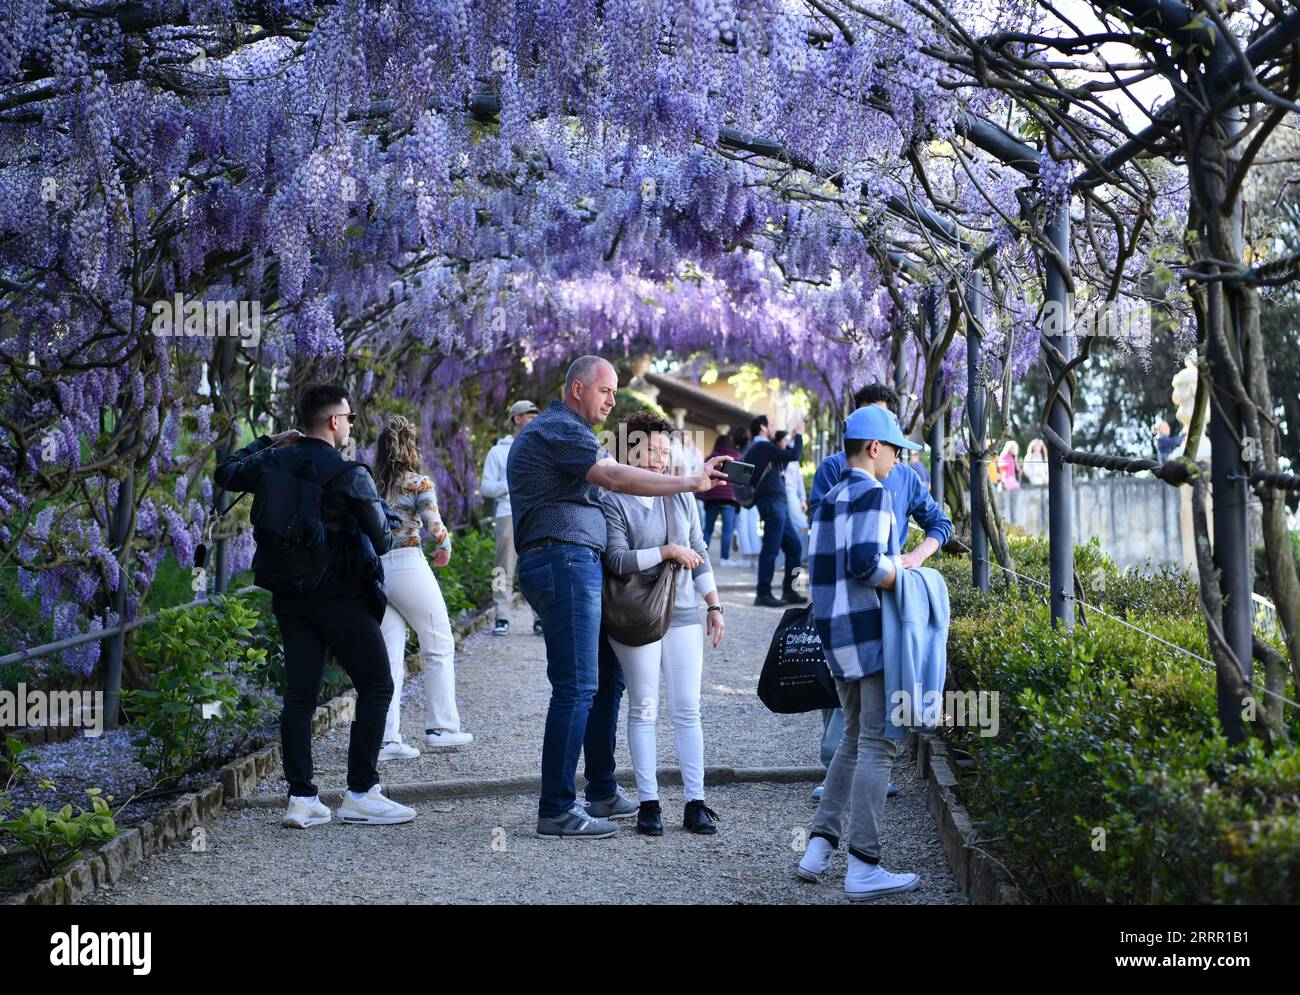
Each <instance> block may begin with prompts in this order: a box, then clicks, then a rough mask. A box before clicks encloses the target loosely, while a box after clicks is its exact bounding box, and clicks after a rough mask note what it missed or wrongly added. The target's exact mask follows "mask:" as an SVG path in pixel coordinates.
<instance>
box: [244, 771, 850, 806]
mask: <svg viewBox="0 0 1300 995" xmlns="http://www.w3.org/2000/svg"><path fill="white" fill-rule="evenodd" d="M825 776H826V771H825V770H824V769H823V768H821V767H706V768H705V769H704V783H705V784H708V785H720V784H754V783H759V782H766V783H769V784H798V783H800V782H804V781H807V782H811V783H812V784H818V783H820V782H821V780H822V778H823V777H825ZM614 777H615V778H616V779H617V780H618V782H619V783H620V784H624V785H627V786H629V787H630V786H633V785H635V784H636V778H635V776H634V775H633V772H632V770H631V768H628V767H620V768H619V769H618V770H616V771H615V772H614ZM659 783H660V784H661V785H662V784H674V785H680V784H681V783H682V772H681V768H679V767H660V768H659ZM585 784H586V781H585V780H584V779H583V778H582V777H579V778H578V779H577V785H578V788H579V791H581V789H582V787H583V786H584V785H585ZM541 787H542V780H541V777H540V776H532V775H525V776H522V777H489V778H464V779H461V780H454V781H409V782H407V783H405V784H403V783H401V782H397V781H385V782H384V794H385V795H387V796H388V797H389V798H392V799H393V800H394V801H399V802H402V803H403V804H409V803H410V802H424V801H439V800H443V799H447V798H491V797H496V796H499V795H527V794H537V793H538V792H539V791H540V790H541ZM320 798H321V801H323V802H325V803H326V804H330V805H337V804H338V803H339V802H341V801H342V800H343V792H342V790H340V789H334V790H332V791H330V790H326V791H322V792H321V793H320ZM283 805H284V800H283V799H282V798H280V797H279V796H271V795H260V796H258V797H256V798H249V797H244V798H240V799H239V800H238V801H235V802H234V803H233V804H232V805H231V807H232V808H281V807H283Z"/></svg>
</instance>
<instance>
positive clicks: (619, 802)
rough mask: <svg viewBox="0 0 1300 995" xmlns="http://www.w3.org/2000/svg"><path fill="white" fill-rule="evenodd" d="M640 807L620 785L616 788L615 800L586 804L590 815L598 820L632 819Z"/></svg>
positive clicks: (608, 799)
mask: <svg viewBox="0 0 1300 995" xmlns="http://www.w3.org/2000/svg"><path fill="white" fill-rule="evenodd" d="M639 807H640V806H638V805H637V803H636V802H634V801H633V800H632V799H631V798H629V797H628V795H627V792H625V791H624V790H623V789H622V788H621V787H619V786H618V785H615V786H614V797H613V798H606V799H605V800H604V801H599V802H587V804H586V809H587V812H588V814H590V815H594V816H595V817H596V818H597V819H630V818H632V816H634V815H636V813H637V810H638V809H639Z"/></svg>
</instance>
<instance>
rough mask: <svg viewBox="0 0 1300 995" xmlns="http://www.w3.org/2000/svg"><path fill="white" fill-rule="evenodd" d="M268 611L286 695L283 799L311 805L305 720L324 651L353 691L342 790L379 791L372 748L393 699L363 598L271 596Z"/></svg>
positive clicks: (315, 696)
mask: <svg viewBox="0 0 1300 995" xmlns="http://www.w3.org/2000/svg"><path fill="white" fill-rule="evenodd" d="M271 610H272V611H274V612H275V617H276V621H278V622H279V623H280V634H281V635H282V637H283V638H284V665H285V670H286V671H287V678H288V687H287V688H286V690H285V694H284V711H283V712H282V713H281V715H280V744H281V750H282V752H283V754H284V776H285V780H287V781H288V782H289V794H291V795H298V796H300V797H307V798H311V797H312V796H314V795H315V794H316V793H317V791H316V785H315V784H313V783H312V762H311V717H312V714H313V713H314V712H315V711H316V703H317V701H319V699H320V689H321V683H322V681H323V680H324V677H325V650H326V649H327V648H328V649H330V650H332V651H333V653H334V658H335V659H336V660H338V662H339V665H340V666H342V667H343V669H344V670H345V671H347V675H348V677H349V678H351V680H352V686H353V687H354V688H356V690H357V710H356V718H355V719H354V720H353V722H352V737H351V740H350V742H349V744H348V787H349V788H350V789H351V790H353V791H356V792H358V793H360V794H364V793H365V792H367V791H369V790H370V789H371V788H372V787H374V786H375V785H376V784H378V783H379V770H378V764H379V748H380V746H381V745H382V741H383V738H384V719H385V717H386V716H387V714H388V703H389V702H390V701H392V698H393V676H392V673H391V672H390V671H389V669H388V650H387V648H386V647H385V645H384V637H383V634H382V633H381V632H380V631H379V623H378V622H377V621H376V620H375V616H374V613H373V612H372V611H371V610H370V607H369V605H368V604H367V602H366V601H365V600H364V599H363V598H359V597H355V598H321V597H316V596H314V595H313V596H308V597H286V596H283V595H276V596H275V597H274V598H272V600H271Z"/></svg>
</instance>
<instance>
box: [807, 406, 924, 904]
mask: <svg viewBox="0 0 1300 995" xmlns="http://www.w3.org/2000/svg"><path fill="white" fill-rule="evenodd" d="M918 448H920V447H919V446H917V445H916V444H915V443H913V442H909V441H908V440H907V439H905V438H904V437H903V432H902V429H900V428H899V425H898V419H897V418H895V417H894V414H893V412H891V411H888V410H886V409H885V408H882V407H878V406H876V405H869V406H867V407H865V408H858V410H856V411H854V412H853V413H852V414H851V415H849V417H848V419H847V420H846V421H845V423H844V453H845V458H846V466H845V472H844V476H843V478H842V479H841V480H840V482H839V483H838V484H836V485H835V486H834V487H833V488H831V490H830V491H828V492H827V494H826V497H825V498H824V499H823V500H822V502H821V504H820V505H819V506H818V508H817V514H816V517H815V519H814V520H813V525H812V537H811V541H810V543H809V559H808V580H809V587H810V589H811V593H812V604H813V616H814V617H815V618H816V620H817V634H818V635H819V636H820V637H821V641H822V648H823V649H824V650H825V652H826V662H827V664H828V665H829V666H830V669H831V673H832V674H833V675H834V677H835V688H836V690H837V691H838V692H839V696H840V705H841V707H842V708H843V710H844V737H843V739H841V740H840V745H839V747H838V748H837V749H836V751H835V758H834V759H833V760H832V761H831V765H830V769H829V770H828V771H827V772H826V788H825V791H824V792H823V794H822V799H821V803H820V804H819V805H818V806H817V814H816V815H815V816H814V817H813V826H812V831H811V833H810V834H809V839H808V848H807V850H806V851H805V853H804V856H803V859H802V860H801V861H800V862H799V871H798V873H799V875H800V876H801V877H803V878H805V879H807V880H810V881H817V880H820V879H821V878H822V877H823V876H824V875H825V874H826V871H827V869H828V868H829V867H830V862H831V854H832V852H833V851H834V850H835V849H837V848H838V847H839V842H840V839H841V837H842V836H843V821H844V813H845V811H846V810H848V811H849V813H850V817H849V832H848V841H849V858H848V860H849V866H848V873H847V874H846V875H845V878H844V891H845V893H846V894H847V895H848V897H849V899H850V901H865V900H867V899H872V898H878V897H879V896H881V895H892V894H895V893H897V892H902V891H912V890H914V889H915V888H916V887H917V885H918V884H919V883H920V881H919V879H918V878H917V876H916V875H915V874H893V873H890V872H889V871H887V870H885V869H884V868H883V867H881V866H880V819H881V816H882V815H883V814H884V810H885V792H886V790H887V787H888V784H889V772H890V770H891V768H892V767H893V762H894V755H895V752H896V750H897V743H896V741H895V740H893V739H889V738H887V737H886V736H885V716H886V706H885V675H884V660H883V659H882V658H881V649H882V643H881V630H882V621H883V620H882V612H881V604H880V600H881V597H882V595H881V593H880V592H881V591H882V590H889V589H890V588H892V587H893V586H894V581H895V579H896V577H897V573H898V571H899V570H901V569H903V566H902V564H901V562H900V557H899V548H900V540H899V536H898V529H897V526H896V523H895V520H894V512H893V507H892V505H891V500H890V493H889V491H888V490H887V489H886V488H885V486H884V485H883V484H882V483H881V481H883V480H884V479H885V478H886V477H888V476H889V472H890V471H891V470H893V469H894V465H895V464H896V463H897V462H898V454H899V452H900V451H901V450H903V449H918Z"/></svg>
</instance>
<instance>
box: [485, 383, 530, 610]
mask: <svg viewBox="0 0 1300 995" xmlns="http://www.w3.org/2000/svg"><path fill="white" fill-rule="evenodd" d="M538 413H539V412H538V410H537V405H536V404H534V403H533V402H532V401H516V402H515V403H514V404H512V405H510V411H509V413H508V414H507V416H506V417H507V419H508V420H509V424H510V434H509V435H505V436H502V437H501V438H500V439H498V440H497V442H496V445H494V446H493V447H492V448H491V449H489V450H488V454H487V458H486V459H485V460H484V461H483V479H482V481H481V482H480V483H479V493H480V494H481V495H483V497H484V498H488V499H493V500H495V501H496V513H495V518H494V521H495V532H494V536H493V537H494V539H495V540H496V564H495V565H494V566H493V570H492V601H493V604H495V606H496V619H495V622H494V624H493V626H492V634H493V635H494V636H504V635H508V634H509V632H510V619H509V618H508V617H507V616H508V615H509V614H510V606H511V602H512V601H513V600H514V598H513V594H514V578H515V568H516V566H517V565H518V562H519V555H518V553H517V552H516V551H515V527H514V521H513V519H512V517H511V512H510V487H509V486H508V484H507V483H506V462H507V461H508V460H509V458H510V445H511V443H513V442H514V441H515V437H516V436H517V435H518V434H519V433H520V432H521V431H522V430H523V429H524V428H525V427H526V426H527V425H528V423H529V422H531V421H532V420H533V419H534V418H536V417H537V415H538ZM533 633H534V634H535V635H539V636H540V635H541V634H542V623H541V621H540V620H538V619H537V617H536V616H534V618H533Z"/></svg>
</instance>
